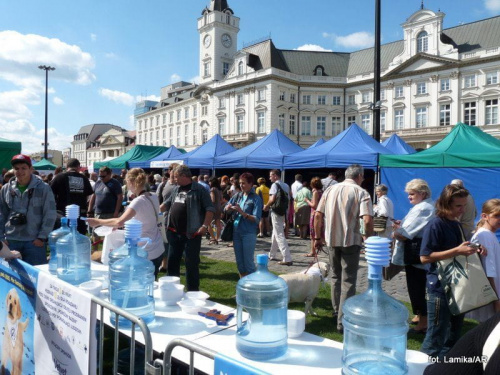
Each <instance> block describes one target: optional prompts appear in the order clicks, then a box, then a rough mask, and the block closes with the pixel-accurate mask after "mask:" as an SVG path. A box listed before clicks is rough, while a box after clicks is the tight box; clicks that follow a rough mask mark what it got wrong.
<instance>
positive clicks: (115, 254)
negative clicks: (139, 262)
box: [108, 237, 149, 267]
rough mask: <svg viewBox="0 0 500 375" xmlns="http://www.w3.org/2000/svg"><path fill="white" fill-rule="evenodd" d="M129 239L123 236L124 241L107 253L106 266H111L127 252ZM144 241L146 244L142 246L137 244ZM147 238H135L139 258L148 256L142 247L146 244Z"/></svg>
mask: <svg viewBox="0 0 500 375" xmlns="http://www.w3.org/2000/svg"><path fill="white" fill-rule="evenodd" d="M130 240H131V239H127V238H126V237H125V243H124V244H123V245H122V246H120V247H119V248H117V249H114V250H113V251H112V252H110V253H109V260H108V266H109V267H111V266H112V265H113V264H114V263H115V262H116V261H118V260H120V259H123V258H125V257H127V256H128V254H129V247H130ZM142 241H146V244H145V245H144V246H142V247H139V246H137V243H138V242H142ZM148 243H149V238H139V239H136V240H135V246H137V255H138V256H140V257H141V258H145V259H147V258H148V253H147V252H146V251H145V250H144V248H145V247H146V246H147V245H148Z"/></svg>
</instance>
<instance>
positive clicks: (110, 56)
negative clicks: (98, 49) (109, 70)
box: [104, 52, 118, 60]
mask: <svg viewBox="0 0 500 375" xmlns="http://www.w3.org/2000/svg"><path fill="white" fill-rule="evenodd" d="M104 57H105V58H107V59H111V60H114V59H117V58H118V55H117V54H115V53H113V52H107V53H105V54H104Z"/></svg>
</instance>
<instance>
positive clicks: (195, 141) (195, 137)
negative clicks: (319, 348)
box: [193, 124, 198, 145]
mask: <svg viewBox="0 0 500 375" xmlns="http://www.w3.org/2000/svg"><path fill="white" fill-rule="evenodd" d="M196 128H197V126H196V124H193V145H197V144H198V137H197V136H196Z"/></svg>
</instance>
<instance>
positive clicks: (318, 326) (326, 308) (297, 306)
mask: <svg viewBox="0 0 500 375" xmlns="http://www.w3.org/2000/svg"><path fill="white" fill-rule="evenodd" d="M184 272H185V270H184V268H182V269H181V275H182V274H184ZM160 276H163V275H161V274H160ZM200 279H201V281H200V284H201V285H200V289H201V290H203V291H204V292H206V293H208V294H210V300H212V301H216V302H219V303H221V304H224V305H227V306H231V307H236V299H235V298H234V295H235V294H236V283H237V282H238V279H239V277H238V271H237V269H236V264H234V263H232V262H224V261H219V260H215V259H212V258H207V257H202V260H201V264H200ZM181 283H183V284H184V285H185V279H184V277H181ZM405 305H406V307H407V308H408V309H409V313H410V317H412V316H413V315H412V314H411V310H410V309H411V307H410V305H409V304H408V303H405ZM313 308H314V311H315V312H316V313H317V314H318V316H311V315H309V316H308V317H307V320H306V331H307V332H309V333H312V334H315V335H318V336H321V337H325V338H328V339H331V340H335V341H339V342H342V335H341V334H339V333H337V331H336V327H335V324H334V322H333V318H332V304H331V299H330V285H329V284H325V285H323V286H322V287H321V288H320V292H319V294H318V296H317V297H316V299H315V300H314V303H313ZM289 309H293V310H304V304H303V303H291V304H289ZM476 325H477V322H476V321H474V320H466V321H465V323H464V328H463V332H462V333H465V332H467V331H468V330H470V329H472V328H474V327H475V326H476ZM423 339H424V335H416V334H410V335H408V349H413V350H419V349H420V345H421V344H422V341H423Z"/></svg>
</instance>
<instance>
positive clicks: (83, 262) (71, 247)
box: [56, 204, 91, 285]
mask: <svg viewBox="0 0 500 375" xmlns="http://www.w3.org/2000/svg"><path fill="white" fill-rule="evenodd" d="M79 216H80V207H79V206H77V205H76V204H71V205H69V206H66V217H67V218H68V221H69V227H70V232H69V233H68V234H67V235H65V236H63V237H61V238H59V239H58V240H57V242H56V252H57V277H58V278H60V279H61V280H64V281H66V282H68V283H70V284H73V285H79V284H81V283H83V282H85V281H89V280H90V279H91V271H90V252H91V250H90V239H89V238H88V237H87V236H84V235H83V234H80V233H78V231H77V220H78V217H79Z"/></svg>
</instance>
